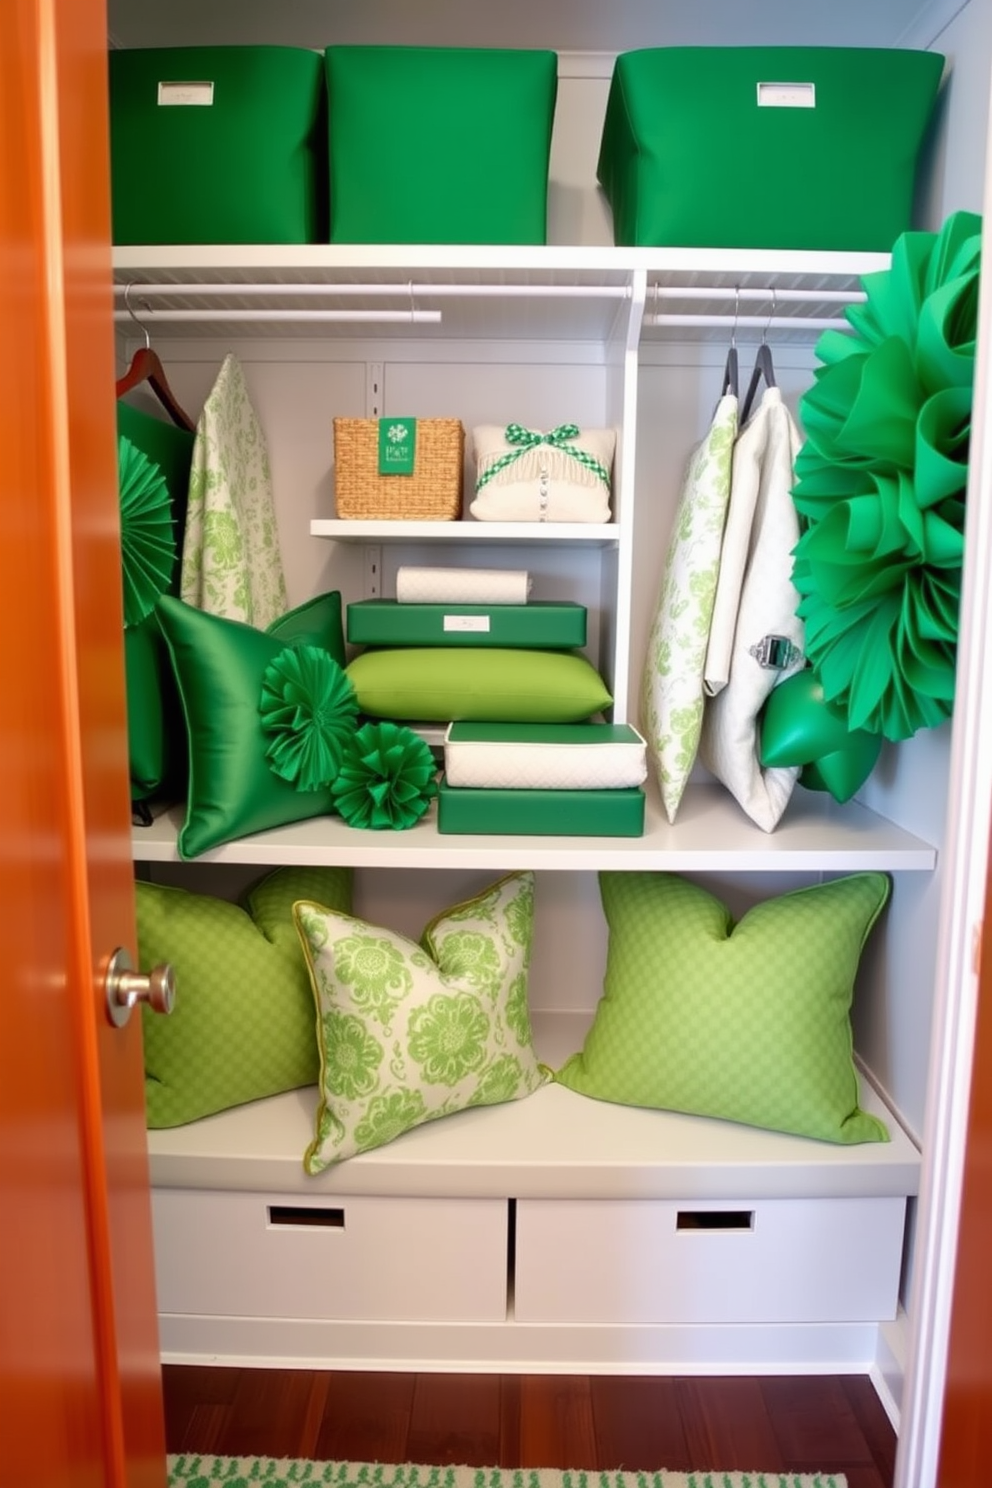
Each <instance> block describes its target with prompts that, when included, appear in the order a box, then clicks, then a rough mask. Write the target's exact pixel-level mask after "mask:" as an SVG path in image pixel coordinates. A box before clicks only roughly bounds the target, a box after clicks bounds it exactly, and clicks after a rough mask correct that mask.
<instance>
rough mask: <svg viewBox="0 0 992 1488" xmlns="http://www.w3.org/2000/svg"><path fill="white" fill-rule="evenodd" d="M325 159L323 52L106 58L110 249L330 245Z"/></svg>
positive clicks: (257, 50) (151, 52)
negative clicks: (135, 245)
mask: <svg viewBox="0 0 992 1488" xmlns="http://www.w3.org/2000/svg"><path fill="white" fill-rule="evenodd" d="M326 158H327V124H326V98H325V94H324V80H323V59H322V57H321V55H320V53H319V52H314V51H308V50H304V49H303V48H298V47H275V46H247V47H235V46H231V47H222V46H221V47H165V48H142V49H138V50H127V51H124V50H121V51H112V52H111V53H110V165H111V195H112V206H113V235H114V242H115V243H319V242H326V240H327V205H326V203H327V165H326Z"/></svg>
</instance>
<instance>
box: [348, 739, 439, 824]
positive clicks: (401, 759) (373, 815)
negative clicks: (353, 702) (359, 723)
mask: <svg viewBox="0 0 992 1488" xmlns="http://www.w3.org/2000/svg"><path fill="white" fill-rule="evenodd" d="M436 770H437V767H436V765H435V763H434V756H433V755H432V754H431V751H430V749H429V748H428V746H427V745H426V744H425V742H424V740H423V739H421V738H420V737H419V735H417V734H415V733H414V732H413V730H412V729H408V728H405V727H403V726H402V725H401V724H396V723H366V724H365V725H364V726H363V727H362V728H360V729H359V730H358V732H357V733H356V734H353V735H352V737H351V739H350V741H349V743H348V747H347V749H346V750H345V755H344V759H343V760H342V762H341V769H340V771H339V773H338V775H337V778H336V779H335V781H334V783H333V785H332V786H331V790H332V792H333V795H334V804H335V806H336V807H337V809H338V811H339V812H340V814H341V815H342V816H343V817H344V819H345V821H346V822H348V824H349V825H350V826H352V827H377V828H379V827H391V828H392V829H393V830H394V831H402V830H403V829H404V828H406V827H412V826H413V825H414V823H415V822H418V821H419V820H420V818H421V817H422V816H423V815H424V813H425V811H426V810H427V808H428V807H429V805H430V803H431V800H432V799H433V797H434V796H435V795H436V794H437V781H436V779H435V775H436Z"/></svg>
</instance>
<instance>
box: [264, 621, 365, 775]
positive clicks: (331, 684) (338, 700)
mask: <svg viewBox="0 0 992 1488" xmlns="http://www.w3.org/2000/svg"><path fill="white" fill-rule="evenodd" d="M258 711H259V713H260V715H261V719H262V728H263V729H264V731H265V734H266V736H267V738H268V743H267V745H266V748H265V757H266V759H267V760H268V762H269V767H270V769H271V770H272V771H273V773H274V774H276V775H278V776H280V778H281V779H283V780H288V781H289V783H290V784H291V785H294V786H295V787H296V789H297V790H300V791H313V790H320V789H322V788H326V787H327V786H328V785H330V784H331V782H332V781H333V780H334V779H335V777H336V775H337V773H338V770H339V769H340V766H341V760H342V757H343V755H344V751H345V746H346V744H347V742H348V740H349V739H350V738H351V736H352V735H353V734H354V732H355V720H356V718H357V716H358V701H357V699H356V697H355V689H354V687H352V685H351V681H350V680H349V678H348V676H347V674H346V673H345V671H344V669H343V668H342V667H340V666H339V665H338V663H337V662H336V661H335V660H334V658H333V656H331V654H330V653H329V652H328V651H324V650H322V649H321V648H320V647H319V646H286V647H285V649H284V650H282V651H280V653H279V655H278V656H277V657H275V659H274V660H273V661H270V662H269V665H268V666H267V667H266V669H265V674H264V676H263V678H262V697H261V701H260V703H259V705H258Z"/></svg>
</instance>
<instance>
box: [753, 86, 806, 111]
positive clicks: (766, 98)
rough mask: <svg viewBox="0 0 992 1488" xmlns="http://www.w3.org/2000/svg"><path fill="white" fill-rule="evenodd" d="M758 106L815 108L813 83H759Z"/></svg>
mask: <svg viewBox="0 0 992 1488" xmlns="http://www.w3.org/2000/svg"><path fill="white" fill-rule="evenodd" d="M758 107H759V108H816V84H815V83H759V84H758Z"/></svg>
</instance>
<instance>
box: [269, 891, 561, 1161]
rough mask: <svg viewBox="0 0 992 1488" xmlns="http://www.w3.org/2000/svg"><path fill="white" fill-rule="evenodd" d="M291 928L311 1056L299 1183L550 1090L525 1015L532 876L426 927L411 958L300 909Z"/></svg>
mask: <svg viewBox="0 0 992 1488" xmlns="http://www.w3.org/2000/svg"><path fill="white" fill-rule="evenodd" d="M294 916H295V919H296V927H297V930H298V932H299V935H300V939H301V941H302V943H303V950H304V953H305V955H306V958H307V964H308V966H309V970H310V981H311V986H312V988H313V994H314V998H315V1001H316V1007H317V1038H318V1044H319V1047H320V1099H319V1102H318V1106H317V1117H316V1132H315V1136H314V1140H313V1141H312V1142H311V1144H310V1146H309V1147H308V1148H307V1151H306V1153H305V1155H304V1159H303V1165H304V1167H305V1168H306V1170H307V1172H308V1173H319V1172H321V1171H322V1170H323V1169H324V1168H327V1167H329V1166H330V1165H331V1164H332V1163H337V1162H340V1161H341V1160H342V1159H343V1158H346V1157H353V1156H355V1154H356V1153H359V1152H367V1151H369V1150H370V1149H371V1148H373V1147H381V1146H383V1145H384V1143H386V1142H390V1141H392V1140H393V1139H394V1138H395V1137H398V1136H400V1135H401V1133H403V1132H405V1131H408V1130H410V1128H412V1127H415V1126H420V1125H421V1124H422V1123H423V1122H425V1121H434V1120H435V1119H436V1118H437V1117H439V1116H448V1115H451V1114H452V1113H453V1112H455V1111H464V1110H465V1109H466V1108H468V1107H469V1106H490V1105H496V1104H499V1103H500V1102H502V1101H511V1100H519V1099H520V1098H521V1097H522V1096H525V1095H530V1093H531V1092H532V1091H534V1090H536V1089H537V1088H538V1086H539V1085H543V1084H544V1083H545V1082H546V1081H547V1080H549V1079H550V1077H551V1072H550V1070H548V1069H547V1068H546V1067H545V1066H543V1065H541V1064H539V1063H538V1061H537V1057H536V1055H535V1053H534V1046H533V1037H532V1033H531V1024H530V1013H529V1010H528V1005H527V970H528V966H529V964H530V949H531V940H532V937H533V927H534V875H533V874H532V873H514V874H511V875H510V876H509V877H507V878H503V879H500V881H499V882H498V883H495V884H493V885H492V887H491V888H489V889H487V890H486V891H485V892H484V893H482V894H479V895H477V896H476V897H475V898H474V899H470V900H468V901H467V902H466V903H464V904H458V905H456V906H455V907H454V908H453V909H449V910H446V911H445V912H444V913H443V914H440V915H438V916H437V917H436V918H435V919H433V920H432V921H431V922H430V924H429V925H428V926H427V928H426V930H425V931H424V933H423V935H422V936H421V939H420V944H419V945H417V944H416V943H415V942H414V941H411V940H408V939H407V938H406V937H405V936H403V935H398V934H396V933H394V932H393V931H391V930H386V929H382V928H379V927H377V926H374V925H369V924H367V923H366V922H365V921H363V920H358V919H355V918H354V917H353V916H351V915H348V914H342V913H340V912H339V911H337V910H333V909H328V908H326V907H325V906H323V905H320V904H315V903H311V902H309V901H303V902H301V903H299V904H297V905H295V906H294Z"/></svg>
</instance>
